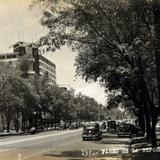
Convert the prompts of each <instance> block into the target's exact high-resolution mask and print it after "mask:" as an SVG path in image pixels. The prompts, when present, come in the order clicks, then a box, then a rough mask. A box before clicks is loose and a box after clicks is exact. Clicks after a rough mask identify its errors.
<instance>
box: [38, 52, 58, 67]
mask: <svg viewBox="0 0 160 160" xmlns="http://www.w3.org/2000/svg"><path fill="white" fill-rule="evenodd" d="M39 59H40V60H42V62H45V63H46V64H48V65H50V66H52V67H54V68H56V65H55V64H54V63H52V62H50V61H49V60H48V59H46V58H45V57H43V56H41V55H40V57H39Z"/></svg>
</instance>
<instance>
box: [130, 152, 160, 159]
mask: <svg viewBox="0 0 160 160" xmlns="http://www.w3.org/2000/svg"><path fill="white" fill-rule="evenodd" d="M132 160H160V153H136V154H133V155H132Z"/></svg>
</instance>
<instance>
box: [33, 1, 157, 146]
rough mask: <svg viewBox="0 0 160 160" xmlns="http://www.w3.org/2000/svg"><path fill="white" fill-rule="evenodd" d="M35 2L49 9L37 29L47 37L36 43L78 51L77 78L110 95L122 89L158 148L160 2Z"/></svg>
mask: <svg viewBox="0 0 160 160" xmlns="http://www.w3.org/2000/svg"><path fill="white" fill-rule="evenodd" d="M36 2H41V3H43V4H45V5H46V7H47V9H46V10H45V11H44V13H43V17H42V19H41V24H42V25H43V26H46V27H47V28H48V29H49V33H48V34H47V35H46V36H45V37H42V38H41V39H40V45H46V46H48V47H47V50H55V49H56V48H60V46H62V45H64V44H65V43H67V44H69V45H71V46H72V48H73V49H74V50H78V52H79V55H78V56H77V58H76V66H77V74H78V75H79V76H82V77H83V78H84V79H86V80H90V79H92V80H95V81H100V82H101V83H103V85H104V86H105V87H106V88H108V89H109V90H119V89H121V90H122V93H124V95H125V94H126V95H127V96H128V97H129V98H130V99H131V100H132V102H133V104H134V106H135V110H136V111H138V113H139V116H138V118H139V121H141V123H143V124H144V125H145V127H146V130H147V138H148V139H149V140H150V139H151V141H152V147H156V134H155V126H156V122H157V117H158V114H157V113H158V112H157V107H156V106H157V105H158V108H159V107H160V103H159V102H160V87H159V86H160V71H159V68H160V63H159V46H160V45H159V42H160V40H159V39H160V35H159V33H160V32H159V30H160V21H159V10H160V4H159V3H160V2H159V1H158V0H153V1H147V0H140V1H138V0H137V1H132V0H126V1H124V0H119V1H117V0H113V1H110V0H101V1H100V0H92V1H91V0H87V1H83V0H78V1H71V0H67V1H66V0H65V2H64V3H62V1H61V3H59V1H57V0H56V1H50V0H43V1H39V0H37V1H35V3H36ZM59 6H63V7H61V8H60V7H59ZM55 12H56V14H55ZM157 86H158V87H157ZM156 88H158V90H157V89H156ZM157 101H158V103H157ZM141 117H142V118H141Z"/></svg>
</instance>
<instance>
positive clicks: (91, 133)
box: [82, 123, 102, 141]
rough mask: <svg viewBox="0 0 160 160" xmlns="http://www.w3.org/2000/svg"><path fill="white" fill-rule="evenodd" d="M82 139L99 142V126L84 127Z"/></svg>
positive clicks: (100, 132)
mask: <svg viewBox="0 0 160 160" xmlns="http://www.w3.org/2000/svg"><path fill="white" fill-rule="evenodd" d="M82 139H83V141H85V140H101V139H102V131H101V128H100V126H99V124H97V123H96V124H94V125H93V124H92V125H84V127H83V133H82Z"/></svg>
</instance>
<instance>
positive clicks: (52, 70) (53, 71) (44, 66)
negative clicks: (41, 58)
mask: <svg viewBox="0 0 160 160" xmlns="http://www.w3.org/2000/svg"><path fill="white" fill-rule="evenodd" d="M39 66H40V67H42V68H45V69H46V70H48V71H50V72H52V73H54V74H55V73H56V72H55V68H53V67H50V66H48V65H46V64H45V63H42V62H39Z"/></svg>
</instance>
